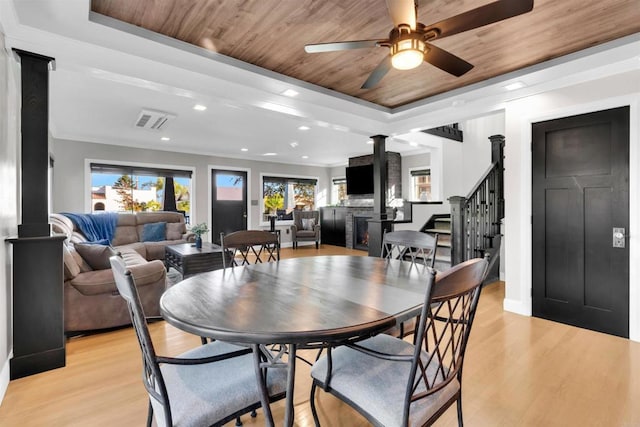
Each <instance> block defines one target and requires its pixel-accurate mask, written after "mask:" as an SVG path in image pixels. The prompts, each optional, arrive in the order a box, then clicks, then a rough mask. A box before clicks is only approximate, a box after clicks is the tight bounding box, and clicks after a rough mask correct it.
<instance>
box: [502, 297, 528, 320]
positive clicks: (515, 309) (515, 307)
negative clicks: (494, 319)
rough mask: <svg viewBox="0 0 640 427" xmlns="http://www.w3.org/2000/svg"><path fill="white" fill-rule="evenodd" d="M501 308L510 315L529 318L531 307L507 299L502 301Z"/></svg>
mask: <svg viewBox="0 0 640 427" xmlns="http://www.w3.org/2000/svg"><path fill="white" fill-rule="evenodd" d="M502 308H503V309H504V310H505V311H509V312H511V313H516V314H521V315H523V316H531V306H530V305H529V306H525V304H523V303H522V301H520V300H515V299H507V298H505V299H504V300H503V301H502Z"/></svg>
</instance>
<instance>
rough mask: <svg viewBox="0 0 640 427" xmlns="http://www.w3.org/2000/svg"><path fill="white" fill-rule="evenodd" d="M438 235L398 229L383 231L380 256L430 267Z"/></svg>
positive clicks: (433, 258) (432, 264)
mask: <svg viewBox="0 0 640 427" xmlns="http://www.w3.org/2000/svg"><path fill="white" fill-rule="evenodd" d="M437 246H438V235H437V234H435V235H430V234H427V233H423V232H421V231H413V230H400V231H391V232H388V233H384V235H383V237H382V252H381V253H380V256H381V257H382V258H387V259H402V260H406V261H411V262H412V263H414V264H416V263H420V264H423V265H425V266H427V267H432V268H433V266H434V264H435V261H436V247H437Z"/></svg>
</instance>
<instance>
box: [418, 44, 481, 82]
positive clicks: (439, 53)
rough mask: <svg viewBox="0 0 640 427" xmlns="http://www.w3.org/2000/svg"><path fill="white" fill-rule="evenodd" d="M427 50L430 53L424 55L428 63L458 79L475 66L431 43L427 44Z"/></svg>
mask: <svg viewBox="0 0 640 427" xmlns="http://www.w3.org/2000/svg"><path fill="white" fill-rule="evenodd" d="M427 49H428V52H427V53H425V54H424V60H425V61H426V62H428V63H429V64H431V65H435V66H436V67H438V68H440V69H441V70H442V71H446V72H447V73H449V74H453V75H454V76H456V77H460V76H461V75H463V74H464V73H466V72H467V71H469V70H471V69H472V68H473V65H472V64H470V63H468V62H467V61H465V60H464V59H461V58H458V57H457V56H455V55H454V54H452V53H449V52H447V51H446V50H444V49H440V48H439V47H437V46H434V45H432V44H430V43H427Z"/></svg>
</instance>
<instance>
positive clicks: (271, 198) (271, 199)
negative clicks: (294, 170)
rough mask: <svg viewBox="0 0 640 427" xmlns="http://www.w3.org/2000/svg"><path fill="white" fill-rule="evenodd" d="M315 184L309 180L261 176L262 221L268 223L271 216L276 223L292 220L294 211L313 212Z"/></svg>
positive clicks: (315, 181)
mask: <svg viewBox="0 0 640 427" xmlns="http://www.w3.org/2000/svg"><path fill="white" fill-rule="evenodd" d="M317 183H318V180H317V179H311V178H289V177H280V176H263V177H262V221H263V222H267V221H269V217H270V216H272V215H275V216H277V220H278V221H286V220H292V219H293V214H292V212H293V210H294V209H298V210H313V209H314V208H315V200H316V187H317Z"/></svg>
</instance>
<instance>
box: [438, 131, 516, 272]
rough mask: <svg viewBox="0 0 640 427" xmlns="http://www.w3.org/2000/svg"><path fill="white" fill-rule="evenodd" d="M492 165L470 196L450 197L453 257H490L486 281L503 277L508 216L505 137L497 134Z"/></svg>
mask: <svg viewBox="0 0 640 427" xmlns="http://www.w3.org/2000/svg"><path fill="white" fill-rule="evenodd" d="M489 140H491V161H492V163H491V166H490V167H489V169H487V171H486V172H485V174H484V175H483V176H482V178H481V179H480V180H479V181H478V183H477V184H476V185H475V186H474V188H473V189H472V190H471V192H469V194H468V195H467V196H466V197H462V196H453V197H450V198H449V204H450V206H451V261H452V264H453V265H456V264H459V263H461V262H463V261H466V260H468V259H471V258H476V257H480V258H482V257H485V256H488V257H489V274H488V279H487V281H485V283H489V280H490V279H491V280H496V279H497V278H498V277H499V267H500V263H499V262H497V261H498V259H499V257H500V246H501V243H502V235H501V234H500V232H501V231H500V225H501V222H502V219H503V218H504V174H503V171H504V137H503V136H502V135H493V136H491V137H489Z"/></svg>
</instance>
